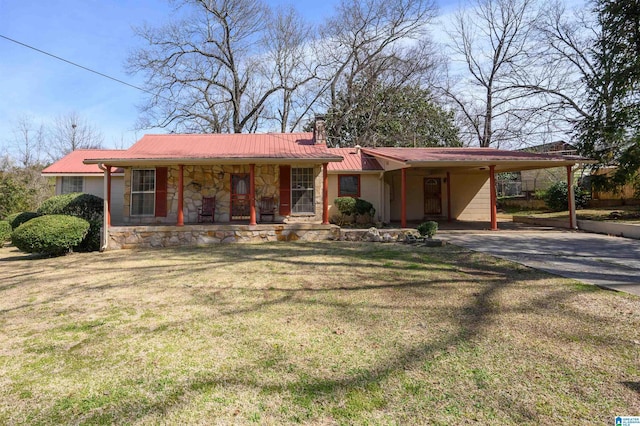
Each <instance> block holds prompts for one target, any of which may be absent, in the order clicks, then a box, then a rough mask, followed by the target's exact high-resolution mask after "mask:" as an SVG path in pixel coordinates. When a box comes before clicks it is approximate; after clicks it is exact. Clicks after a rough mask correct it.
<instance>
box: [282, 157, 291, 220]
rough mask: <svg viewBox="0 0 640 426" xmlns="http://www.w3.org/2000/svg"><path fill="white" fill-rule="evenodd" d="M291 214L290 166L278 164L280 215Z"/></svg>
mask: <svg viewBox="0 0 640 426" xmlns="http://www.w3.org/2000/svg"><path fill="white" fill-rule="evenodd" d="M290 214H291V166H280V216H288V215H290Z"/></svg>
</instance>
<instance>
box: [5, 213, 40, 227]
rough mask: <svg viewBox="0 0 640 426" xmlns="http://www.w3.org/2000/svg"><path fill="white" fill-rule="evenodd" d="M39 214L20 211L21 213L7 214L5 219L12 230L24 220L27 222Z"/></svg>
mask: <svg viewBox="0 0 640 426" xmlns="http://www.w3.org/2000/svg"><path fill="white" fill-rule="evenodd" d="M38 216H40V215H39V214H38V213H36V212H22V213H14V214H10V215H9V216H7V219H6V221H7V222H9V225H11V230H12V231H13V230H14V229H16V228H17V227H18V226H20V225H22V224H23V223H25V222H29V221H30V220H31V219H34V218H36V217H38Z"/></svg>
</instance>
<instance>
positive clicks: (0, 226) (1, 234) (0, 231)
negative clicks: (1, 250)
mask: <svg viewBox="0 0 640 426" xmlns="http://www.w3.org/2000/svg"><path fill="white" fill-rule="evenodd" d="M10 239H11V224H10V223H9V222H7V221H6V220H0V247H2V246H3V245H4V243H6V242H7V241H9V240H10Z"/></svg>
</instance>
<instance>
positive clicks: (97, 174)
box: [42, 149, 124, 222]
mask: <svg viewBox="0 0 640 426" xmlns="http://www.w3.org/2000/svg"><path fill="white" fill-rule="evenodd" d="M121 151H122V150H111V149H78V150H76V151H73V152H71V153H70V154H67V155H65V156H64V157H62V158H61V159H60V160H58V161H56V162H55V163H53V164H52V165H50V166H49V167H47V168H45V169H44V170H43V171H42V175H43V176H46V177H51V178H55V187H56V190H55V194H56V195H60V194H69V193H71V192H85V193H87V194H93V195H96V196H98V197H100V198H103V199H104V198H105V196H104V188H105V183H104V171H103V170H100V168H99V167H98V165H97V164H84V160H86V159H87V158H93V157H96V156H100V157H102V156H111V155H112V153H114V152H121ZM111 176H112V178H111V179H112V186H111V188H112V189H111V191H112V194H111V198H112V203H113V204H112V206H111V215H112V220H113V221H114V222H120V221H122V216H123V215H122V213H123V205H124V203H123V201H124V195H123V189H124V170H123V169H115V170H113V171H112V174H111Z"/></svg>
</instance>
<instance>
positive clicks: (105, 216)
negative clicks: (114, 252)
mask: <svg viewBox="0 0 640 426" xmlns="http://www.w3.org/2000/svg"><path fill="white" fill-rule="evenodd" d="M98 167H99V168H100V170H102V171H103V172H104V179H103V182H104V185H103V186H104V187H103V195H104V207H103V211H102V229H103V231H102V241H100V251H105V250H106V249H107V246H108V241H109V201H108V200H107V198H108V197H107V191H108V190H109V189H108V188H107V173H109V172H108V170H107V168H106V167H105V166H104V164H102V163H99V164H98Z"/></svg>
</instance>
